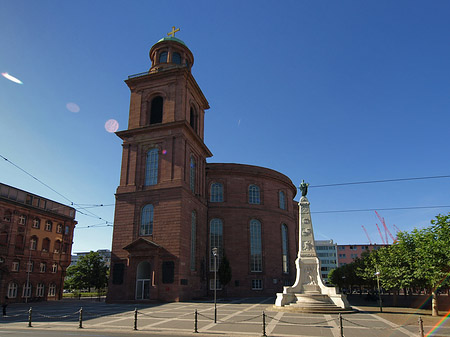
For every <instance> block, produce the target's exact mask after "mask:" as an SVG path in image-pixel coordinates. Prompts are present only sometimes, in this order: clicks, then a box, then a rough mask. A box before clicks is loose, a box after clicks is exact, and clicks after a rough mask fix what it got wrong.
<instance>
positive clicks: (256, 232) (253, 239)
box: [250, 219, 262, 272]
mask: <svg viewBox="0 0 450 337" xmlns="http://www.w3.org/2000/svg"><path fill="white" fill-rule="evenodd" d="M250 271H253V272H255V271H256V272H260V271H262V247H261V223H260V222H259V221H258V220H256V219H253V220H252V221H250Z"/></svg>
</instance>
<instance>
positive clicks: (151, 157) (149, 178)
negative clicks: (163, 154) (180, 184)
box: [145, 148, 158, 186]
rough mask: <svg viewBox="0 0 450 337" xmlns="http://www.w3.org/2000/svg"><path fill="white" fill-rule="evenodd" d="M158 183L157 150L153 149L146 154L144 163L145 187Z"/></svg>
mask: <svg viewBox="0 0 450 337" xmlns="http://www.w3.org/2000/svg"><path fill="white" fill-rule="evenodd" d="M157 183H158V149H157V148H154V149H151V150H149V151H148V152H147V160H146V163H145V186H151V185H156V184H157Z"/></svg>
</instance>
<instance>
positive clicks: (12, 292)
mask: <svg viewBox="0 0 450 337" xmlns="http://www.w3.org/2000/svg"><path fill="white" fill-rule="evenodd" d="M17 288H18V286H17V283H15V282H10V283H9V284H8V298H16V297H17Z"/></svg>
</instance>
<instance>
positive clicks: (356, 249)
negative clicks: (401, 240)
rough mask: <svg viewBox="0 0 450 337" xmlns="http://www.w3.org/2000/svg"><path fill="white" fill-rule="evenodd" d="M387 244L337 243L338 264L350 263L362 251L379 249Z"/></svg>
mask: <svg viewBox="0 0 450 337" xmlns="http://www.w3.org/2000/svg"><path fill="white" fill-rule="evenodd" d="M386 246H389V245H385V244H383V245H377V244H373V245H360V244H355V245H337V252H338V253H337V254H338V258H337V260H338V265H339V267H340V266H343V265H346V264H348V263H352V262H353V260H354V259H356V258H357V257H358V258H360V257H361V254H362V253H364V252H371V251H372V250H377V249H380V248H382V247H386Z"/></svg>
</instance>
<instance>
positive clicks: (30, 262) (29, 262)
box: [27, 261, 34, 273]
mask: <svg viewBox="0 0 450 337" xmlns="http://www.w3.org/2000/svg"><path fill="white" fill-rule="evenodd" d="M33 269H34V262H33V261H28V263H27V271H28V272H30V273H31V272H33Z"/></svg>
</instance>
